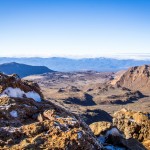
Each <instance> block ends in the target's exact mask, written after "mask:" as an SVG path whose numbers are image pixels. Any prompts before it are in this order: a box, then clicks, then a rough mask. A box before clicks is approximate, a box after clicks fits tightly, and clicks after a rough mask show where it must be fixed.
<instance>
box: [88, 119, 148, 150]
mask: <svg viewBox="0 0 150 150" xmlns="http://www.w3.org/2000/svg"><path fill="white" fill-rule="evenodd" d="M90 128H91V130H92V131H93V133H94V135H95V136H97V139H98V140H99V141H100V142H101V143H102V144H103V145H104V147H105V148H106V149H111V150H115V149H116V150H145V147H144V146H143V145H142V144H141V143H140V142H138V141H137V140H136V139H125V137H124V135H123V133H122V132H120V131H119V129H117V128H116V127H115V126H113V125H112V123H110V122H95V123H92V124H91V125H90Z"/></svg>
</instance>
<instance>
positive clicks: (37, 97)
mask: <svg viewBox="0 0 150 150" xmlns="http://www.w3.org/2000/svg"><path fill="white" fill-rule="evenodd" d="M25 95H26V97H27V98H32V99H34V100H35V101H36V102H41V97H40V95H39V94H38V93H36V92H33V91H31V92H28V93H25Z"/></svg>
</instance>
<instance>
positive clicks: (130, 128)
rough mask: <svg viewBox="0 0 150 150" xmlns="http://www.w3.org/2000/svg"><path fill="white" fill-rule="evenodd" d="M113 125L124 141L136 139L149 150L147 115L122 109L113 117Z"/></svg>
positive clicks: (149, 126)
mask: <svg viewBox="0 0 150 150" xmlns="http://www.w3.org/2000/svg"><path fill="white" fill-rule="evenodd" d="M113 117H114V118H113V124H114V125H115V126H117V128H118V129H119V130H120V131H122V132H123V133H124V135H125V137H126V139H131V138H133V139H137V140H138V141H140V142H142V143H143V144H144V145H145V146H146V147H147V146H148V145H149V146H148V147H147V148H148V149H150V116H149V114H147V113H142V112H135V111H131V110H127V109H122V110H120V111H118V112H116V113H114V116H113Z"/></svg>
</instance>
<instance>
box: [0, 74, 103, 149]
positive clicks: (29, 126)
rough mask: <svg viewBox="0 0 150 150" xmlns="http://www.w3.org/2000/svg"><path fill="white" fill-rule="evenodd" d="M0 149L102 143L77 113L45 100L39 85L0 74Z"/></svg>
mask: <svg viewBox="0 0 150 150" xmlns="http://www.w3.org/2000/svg"><path fill="white" fill-rule="evenodd" d="M39 97H40V99H39ZM37 98H38V99H37ZM0 149H10V150H20V149H49V150H53V149H55V150H61V149H62V150H65V149H67V150H72V149H73V150H98V149H102V145H101V144H100V143H99V142H98V141H97V139H96V138H95V136H94V135H93V133H92V132H91V130H90V128H89V127H88V126H87V125H86V124H85V123H84V122H82V120H81V119H80V118H79V117H78V116H76V115H74V114H72V113H70V112H68V111H66V110H65V109H63V108H60V107H58V106H56V105H54V104H52V103H51V102H49V101H46V100H43V96H42V94H41V92H40V89H39V87H38V85H37V84H35V83H33V82H27V81H22V80H20V78H19V77H18V76H16V75H12V76H7V75H4V74H0Z"/></svg>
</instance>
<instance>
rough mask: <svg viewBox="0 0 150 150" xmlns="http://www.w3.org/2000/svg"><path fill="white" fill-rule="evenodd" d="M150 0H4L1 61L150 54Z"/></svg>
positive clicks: (1, 7) (0, 4)
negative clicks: (3, 59)
mask: <svg viewBox="0 0 150 150" xmlns="http://www.w3.org/2000/svg"><path fill="white" fill-rule="evenodd" d="M149 8H150V0H0V56H42V57H48V56H71V55H72V56H83V57H84V56H85V57H86V56H88V57H90V56H96V57H98V56H101V55H107V54H109V55H111V54H119V53H150V9H149Z"/></svg>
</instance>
